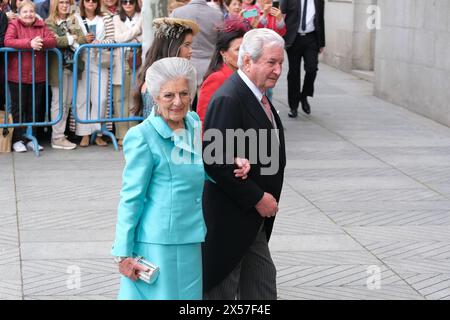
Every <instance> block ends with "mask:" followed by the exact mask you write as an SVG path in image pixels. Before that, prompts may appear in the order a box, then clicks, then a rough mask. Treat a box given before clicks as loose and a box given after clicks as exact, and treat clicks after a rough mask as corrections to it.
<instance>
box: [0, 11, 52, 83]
mask: <svg viewBox="0 0 450 320" xmlns="http://www.w3.org/2000/svg"><path fill="white" fill-rule="evenodd" d="M37 36H40V37H41V38H42V39H43V40H44V47H43V49H42V50H41V51H35V52H34V57H35V59H34V67H35V82H36V83H39V82H45V51H44V49H48V48H54V47H56V38H55V36H54V35H53V33H52V32H51V31H50V30H49V29H48V27H47V26H46V24H45V23H44V22H43V21H42V20H41V19H37V18H36V21H35V22H34V23H33V24H32V25H31V26H26V25H25V24H23V22H22V21H21V20H20V19H14V20H12V21H10V22H9V25H8V29H7V30H6V34H5V47H11V48H16V49H31V40H33V38H35V37H37ZM32 54H33V53H32V52H23V53H22V83H28V84H30V83H33V78H32V59H31V55H32ZM8 81H11V82H15V83H19V57H18V53H13V54H11V53H9V54H8Z"/></svg>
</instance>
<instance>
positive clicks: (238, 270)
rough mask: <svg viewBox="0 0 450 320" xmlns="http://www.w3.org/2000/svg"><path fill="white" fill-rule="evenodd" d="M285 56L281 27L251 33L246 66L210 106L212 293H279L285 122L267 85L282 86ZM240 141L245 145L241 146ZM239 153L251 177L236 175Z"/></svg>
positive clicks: (207, 209)
mask: <svg viewBox="0 0 450 320" xmlns="http://www.w3.org/2000/svg"><path fill="white" fill-rule="evenodd" d="M283 59H284V40H283V38H281V36H279V35H278V34H277V33H276V32H274V31H272V30H269V29H254V30H251V31H249V32H247V33H246V34H245V36H244V39H243V42H242V44H241V47H240V50H239V58H238V66H239V70H238V71H237V72H235V73H234V74H233V75H232V76H231V77H230V78H229V79H228V80H227V81H225V82H224V84H223V85H222V86H221V87H220V88H219V90H218V91H217V92H216V93H215V95H214V96H213V98H212V99H211V101H210V104H209V107H208V112H207V114H206V117H205V123H204V129H205V131H204V135H203V140H204V141H203V157H204V161H205V170H206V172H207V173H208V175H209V176H210V177H211V178H212V180H214V182H212V181H207V182H206V183H205V188H204V193H203V213H204V217H205V221H206V225H207V230H208V231H207V235H206V240H205V243H204V245H203V286H204V298H206V299H235V298H238V299H258V300H259V299H264V300H272V299H276V298H277V290H276V269H275V265H274V263H273V261H272V258H271V255H270V251H269V246H268V241H269V238H270V235H271V232H272V227H273V223H274V220H275V215H276V214H277V212H278V201H279V199H280V194H281V188H282V184H283V176H284V167H285V165H286V155H285V142H284V134H283V125H282V123H281V120H280V118H279V116H278V114H277V112H276V110H275V109H274V107H273V105H272V103H271V102H270V101H269V100H268V99H267V97H266V95H265V92H266V90H267V89H269V88H273V87H274V86H275V84H276V82H277V80H278V78H279V76H280V75H281V67H282V64H283ZM239 140H240V141H241V142H242V144H241V145H239V146H237V147H236V146H235V142H236V141H239ZM212 150H214V152H213V151H212ZM268 151H269V152H268ZM267 152H268V154H266V153H267ZM238 156H239V157H245V158H247V159H249V160H250V162H251V170H250V173H249V176H248V179H246V180H238V179H235V178H234V177H233V170H234V169H235V167H234V165H233V159H234V158H235V157H238ZM230 160H231V161H230Z"/></svg>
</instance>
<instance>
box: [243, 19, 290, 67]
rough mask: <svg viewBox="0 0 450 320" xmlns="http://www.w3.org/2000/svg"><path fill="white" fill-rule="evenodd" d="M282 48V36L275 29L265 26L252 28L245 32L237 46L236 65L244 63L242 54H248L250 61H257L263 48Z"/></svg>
mask: <svg viewBox="0 0 450 320" xmlns="http://www.w3.org/2000/svg"><path fill="white" fill-rule="evenodd" d="M270 47H281V48H284V40H283V38H282V37H281V36H280V35H279V34H278V33H276V32H275V31H273V30H271V29H267V28H260V29H253V30H250V31H248V32H246V33H245V35H244V39H243V40H242V44H241V46H240V48H239V56H238V63H237V64H238V67H239V68H242V66H243V65H244V56H245V55H249V56H250V58H251V59H252V61H257V60H258V59H259V58H260V57H261V55H262V52H263V50H264V48H270Z"/></svg>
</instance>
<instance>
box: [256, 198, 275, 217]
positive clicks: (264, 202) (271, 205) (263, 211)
mask: <svg viewBox="0 0 450 320" xmlns="http://www.w3.org/2000/svg"><path fill="white" fill-rule="evenodd" d="M255 208H256V210H257V211H258V213H259V214H260V216H261V217H263V218H268V217H274V216H275V215H276V214H277V212H278V203H277V201H276V200H275V198H274V197H273V196H272V195H271V194H270V193H267V192H264V195H263V197H262V198H261V200H259V202H258V203H257V204H256V206H255Z"/></svg>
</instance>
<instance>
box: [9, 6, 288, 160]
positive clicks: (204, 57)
mask: <svg viewBox="0 0 450 320" xmlns="http://www.w3.org/2000/svg"><path fill="white" fill-rule="evenodd" d="M141 8H142V1H141V0H79V1H76V2H75V1H74V0H40V1H35V2H32V1H31V0H9V1H8V0H3V2H2V3H1V4H0V46H1V47H12V48H16V49H34V51H33V52H31V51H26V52H22V53H21V54H20V55H19V54H17V53H8V67H7V68H6V69H7V70H5V66H4V58H3V56H2V57H1V59H0V61H1V62H0V79H1V80H0V87H1V89H0V101H1V103H0V108H4V105H5V96H6V95H9V97H10V109H9V111H10V112H11V114H12V116H13V121H14V122H15V123H29V122H43V121H44V119H45V116H46V113H47V115H48V117H50V119H53V120H54V119H58V118H59V117H61V120H60V121H58V122H57V123H56V124H54V125H53V126H52V130H51V145H52V147H53V148H56V149H66V150H69V149H74V148H76V147H77V143H78V145H79V146H80V147H87V146H89V144H90V137H91V135H93V134H94V133H95V132H97V131H98V130H100V128H101V124H100V123H80V122H79V121H68V119H70V118H73V116H72V117H70V111H71V106H72V83H73V81H78V84H77V88H78V89H77V96H76V111H77V118H78V119H85V120H87V119H105V118H128V117H130V116H133V115H134V116H143V117H146V116H148V115H149V114H150V113H151V111H152V106H153V101H152V98H151V95H150V94H149V92H148V91H147V88H146V85H145V75H146V71H147V69H148V68H149V67H150V66H151V65H152V63H153V62H155V61H157V60H159V59H161V58H165V57H175V56H176V57H182V58H186V59H190V60H191V62H192V64H193V65H194V67H195V69H196V71H197V77H198V85H199V87H198V91H197V97H196V99H195V100H194V101H193V104H192V108H193V109H194V110H196V111H197V112H198V114H199V115H200V118H201V119H203V117H204V115H205V114H206V109H207V106H208V102H209V99H210V97H211V96H212V95H213V93H214V92H215V91H216V90H217V89H218V88H219V87H220V85H221V84H222V83H223V81H224V80H225V79H227V78H228V77H229V76H230V75H231V74H232V73H233V72H234V71H236V70H237V56H238V54H237V53H238V51H239V46H240V43H241V42H242V37H243V35H244V33H245V32H246V31H248V30H250V29H252V28H270V29H273V30H275V31H276V32H277V33H279V34H280V35H281V36H283V35H284V34H285V33H286V26H285V22H284V18H283V15H282V13H281V11H280V10H279V8H278V6H276V5H275V6H274V5H273V2H272V0H257V1H256V0H219V1H211V2H206V1H205V0H192V1H169V7H168V12H169V15H170V18H158V19H155V20H154V21H153V27H154V31H155V34H154V39H153V42H152V44H151V47H150V48H149V50H148V51H147V52H146V53H144V54H142V52H141V51H139V50H135V49H131V48H125V49H122V48H118V49H114V50H112V51H109V50H106V49H103V50H98V49H92V50H90V52H89V54H88V51H87V50H83V51H82V54H81V58H80V59H79V60H78V61H77V66H78V69H77V79H74V78H73V76H74V74H73V71H74V70H73V58H74V52H75V50H76V49H77V48H78V47H79V46H80V45H82V44H106V45H108V44H112V43H124V44H129V43H142V16H141ZM50 48H58V49H59V50H60V51H61V53H62V56H63V61H62V62H63V75H62V76H63V82H62V90H60V89H61V88H60V87H61V83H59V80H58V72H59V70H58V69H59V68H58V61H57V56H56V55H55V54H52V53H49V63H48V85H49V87H50V90H49V91H50V94H51V101H49V106H47V105H46V99H45V98H46V97H45V95H46V89H47V88H46V78H47V74H46V73H47V71H46V57H45V55H46V53H45V50H44V49H50ZM111 53H112V56H111ZM33 55H34V56H33ZM19 59H21V61H20V64H21V68H20V70H21V72H20V73H19ZM111 67H112V68H111ZM6 71H7V73H8V76H7V79H6V80H7V84H8V86H7V88H8V90H9V92H7V93H6V94H5V83H4V82H5V75H4V72H6ZM133 71H136V72H133ZM134 75H135V76H136V78H135V79H134V78H133V76H134ZM33 83H34V85H33ZM61 93H62V94H61ZM269 94H270V93H269ZM60 103H61V104H62V106H63V107H62V112H61V110H60ZM69 123H70V124H71V125H69ZM135 124H136V122H131V121H129V122H115V124H114V127H113V126H110V127H109V129H110V130H111V131H114V133H115V136H116V138H117V141H118V144H119V145H121V144H122V141H123V138H124V136H125V134H126V132H127V130H128V129H129V128H130V127H131V126H133V125H135ZM70 132H73V133H70ZM24 134H25V128H24V127H16V128H15V130H14V134H13V138H12V148H13V150H14V151H15V152H25V151H27V150H30V149H31V150H34V148H35V145H33V143H31V142H30V141H28V142H27V141H26V140H27V139H25V138H24ZM68 137H69V138H68ZM70 140H71V141H70ZM74 142H76V143H74ZM107 142H108V140H107V138H105V137H102V136H101V135H97V136H96V139H95V140H94V143H95V144H96V145H99V146H105V145H107ZM38 148H39V149H40V150H42V149H43V147H42V146H40V145H38Z"/></svg>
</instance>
